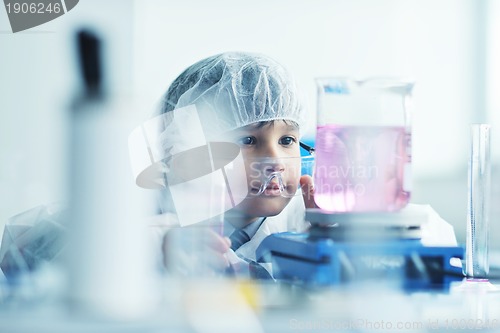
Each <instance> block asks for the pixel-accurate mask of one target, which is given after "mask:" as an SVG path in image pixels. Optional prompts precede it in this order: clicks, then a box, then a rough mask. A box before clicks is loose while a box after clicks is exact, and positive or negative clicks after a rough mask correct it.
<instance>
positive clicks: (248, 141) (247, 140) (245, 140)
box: [238, 136, 256, 146]
mask: <svg viewBox="0 0 500 333" xmlns="http://www.w3.org/2000/svg"><path fill="white" fill-rule="evenodd" d="M255 141H256V140H255V138H254V137H253V136H245V137H244V138H240V139H238V143H239V144H240V145H243V146H246V145H253V144H255Z"/></svg>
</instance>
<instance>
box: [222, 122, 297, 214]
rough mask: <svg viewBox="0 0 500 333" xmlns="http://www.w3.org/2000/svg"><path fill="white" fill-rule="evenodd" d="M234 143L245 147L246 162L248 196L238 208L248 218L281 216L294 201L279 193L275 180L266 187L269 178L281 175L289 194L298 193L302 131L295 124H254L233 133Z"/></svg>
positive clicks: (243, 150) (243, 152) (244, 157)
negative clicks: (276, 174)
mask: <svg viewBox="0 0 500 333" xmlns="http://www.w3.org/2000/svg"><path fill="white" fill-rule="evenodd" d="M230 140H231V141H232V142H235V143H237V144H238V145H239V146H240V147H241V153H242V155H243V159H244V161H245V167H246V171H247V172H246V173H247V183H248V189H249V193H248V196H247V197H246V198H245V199H244V200H243V201H242V202H241V203H240V204H239V205H237V206H236V208H235V210H237V211H238V212H239V213H240V214H243V215H244V216H247V217H248V218H253V217H261V216H274V215H277V214H279V213H280V212H281V211H282V210H283V208H285V206H286V205H287V204H288V202H289V201H290V196H288V197H286V196H283V195H281V194H280V191H279V190H276V187H277V182H278V179H276V178H273V179H271V181H270V183H269V186H267V187H266V190H265V191H264V192H263V193H260V194H259V187H263V188H264V187H265V186H263V185H262V184H263V183H264V184H265V179H270V178H269V177H268V175H269V174H271V173H272V172H275V173H279V174H280V177H281V178H282V180H283V184H284V185H285V191H286V193H291V194H292V195H293V194H295V193H296V191H297V188H298V185H299V179H300V146H299V130H298V128H297V126H296V125H294V124H292V123H291V122H285V121H282V120H277V121H274V122H268V123H261V124H252V125H248V126H245V127H242V128H239V129H236V130H234V131H232V132H231V133H230Z"/></svg>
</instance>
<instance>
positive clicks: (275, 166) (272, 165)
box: [265, 158, 285, 175]
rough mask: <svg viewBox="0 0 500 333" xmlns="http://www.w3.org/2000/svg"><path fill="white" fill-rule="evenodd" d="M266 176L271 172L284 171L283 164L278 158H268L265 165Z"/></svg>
mask: <svg viewBox="0 0 500 333" xmlns="http://www.w3.org/2000/svg"><path fill="white" fill-rule="evenodd" d="M265 171H266V174H268V175H269V174H271V173H273V172H283V171H285V164H284V163H283V161H282V160H281V159H279V158H270V159H269V161H268V162H267V163H266V165H265Z"/></svg>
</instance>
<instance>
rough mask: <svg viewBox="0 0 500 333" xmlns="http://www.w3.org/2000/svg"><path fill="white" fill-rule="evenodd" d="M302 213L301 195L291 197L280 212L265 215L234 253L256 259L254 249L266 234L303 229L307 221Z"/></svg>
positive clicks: (303, 209)
mask: <svg viewBox="0 0 500 333" xmlns="http://www.w3.org/2000/svg"><path fill="white" fill-rule="evenodd" d="M304 215H305V206H304V200H303V199H302V196H300V195H299V196H296V197H293V198H292V199H291V200H290V202H289V203H288V205H287V206H286V207H285V209H283V211H282V212H281V213H279V214H278V215H276V216H269V217H267V218H266V219H265V220H264V222H263V223H262V225H261V226H260V227H259V229H258V230H257V232H256V233H255V235H254V236H253V237H252V239H250V241H248V242H247V243H245V244H243V245H242V246H241V247H240V248H239V249H238V250H236V254H237V255H238V256H240V257H244V258H247V259H250V260H253V261H256V258H255V251H256V250H257V248H258V247H259V245H260V243H261V242H262V241H263V240H264V238H266V237H267V236H269V235H271V234H275V233H279V232H285V231H296V232H303V231H305V230H306V229H307V228H308V227H309V223H307V222H306V221H305V219H304Z"/></svg>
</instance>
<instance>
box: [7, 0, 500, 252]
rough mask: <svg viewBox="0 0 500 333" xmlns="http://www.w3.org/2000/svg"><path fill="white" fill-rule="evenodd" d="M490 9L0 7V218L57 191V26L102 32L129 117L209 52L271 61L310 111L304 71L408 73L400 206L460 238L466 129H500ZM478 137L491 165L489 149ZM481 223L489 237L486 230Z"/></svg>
mask: <svg viewBox="0 0 500 333" xmlns="http://www.w3.org/2000/svg"><path fill="white" fill-rule="evenodd" d="M499 7H500V6H499V4H498V1H495V0H484V1H483V0H441V1H433V0H377V1H374V0H315V1H306V0H300V1H299V0H297V1H292V0H266V1H264V0H254V1H246V2H243V1H235V0H213V1H201V0H197V1H195V0H186V1H182V2H181V1H173V0H168V1H165V0H140V1H133V0H127V1H119V0H112V1H111V0H106V1H98V0H85V1H81V2H80V3H79V5H78V6H77V7H75V9H73V10H72V11H71V12H69V13H68V14H67V15H65V16H63V17H61V18H59V19H57V20H55V21H53V22H50V23H47V24H45V25H43V26H40V27H38V28H34V29H32V30H30V31H29V32H26V33H18V34H15V35H13V34H11V33H9V32H8V31H9V30H10V28H9V26H8V22H7V17H6V14H5V11H3V10H0V30H1V31H2V33H0V50H1V53H0V92H1V97H0V111H1V121H0V162H1V163H0V226H1V224H2V223H4V222H5V221H6V219H7V218H8V217H9V216H11V215H14V214H16V213H18V212H20V211H23V210H26V209H28V208H30V207H33V206H36V205H38V204H43V203H47V202H51V201H54V200H60V199H64V198H65V186H66V184H65V176H64V175H65V172H66V171H65V170H66V169H65V167H66V164H65V158H66V155H65V148H66V147H65V145H64V140H65V134H64V131H65V114H66V111H67V110H66V106H67V104H68V103H69V100H70V97H71V94H72V93H73V91H74V89H75V87H76V84H75V82H76V81H75V78H74V75H73V74H72V73H73V72H74V68H73V67H72V66H73V61H74V59H73V58H72V57H73V54H72V51H71V50H72V49H71V48H72V45H71V43H70V38H69V32H70V31H71V29H74V27H75V26H77V25H78V24H80V23H82V22H90V24H91V25H97V26H99V27H100V28H101V29H102V30H103V31H105V33H106V34H107V36H109V41H110V42H109V44H108V47H110V49H111V50H112V51H113V52H112V54H113V55H114V56H113V59H112V61H110V62H109V64H110V67H109V68H110V71H111V73H112V77H111V78H110V82H109V83H110V85H109V87H112V88H113V89H117V90H120V91H129V89H131V88H132V89H133V92H134V94H136V96H137V97H138V99H139V101H140V105H141V110H139V111H138V113H137V115H136V119H137V123H139V122H140V121H141V120H145V119H147V118H148V117H149V116H150V115H151V113H152V112H153V109H154V106H155V103H156V102H157V101H158V99H159V97H160V96H161V95H162V94H163V92H164V91H165V89H166V88H167V87H168V85H169V84H170V82H171V81H172V80H173V79H174V78H175V77H176V76H177V75H178V74H179V73H180V72H181V71H182V70H183V69H184V68H186V67H187V66H189V65H190V64H192V63H193V62H195V61H197V60H199V59H201V58H203V57H206V56H209V55H212V54H215V53H220V52H223V51H230V50H241V51H253V52H261V53H265V54H267V55H270V56H272V57H274V58H275V59H276V60H278V61H280V62H281V63H283V64H284V65H285V66H286V67H288V68H289V69H290V70H291V71H292V72H293V73H294V74H295V76H296V77H297V79H298V80H299V83H300V84H301V85H302V87H303V89H304V92H305V95H306V96H307V98H308V106H309V109H310V112H311V114H312V115H314V112H315V95H314V93H315V89H314V82H313V79H314V77H317V76H325V75H349V76H356V77H365V76H374V75H389V76H406V77H412V78H414V79H415V81H416V82H417V85H416V88H415V91H414V96H415V104H416V110H417V111H416V112H415V114H414V132H413V133H414V137H413V143H414V145H413V163H414V184H415V185H414V192H413V199H412V201H413V202H416V203H429V204H431V205H432V206H433V207H434V208H435V209H436V210H437V211H438V213H440V214H441V215H442V216H443V217H444V218H445V219H447V220H449V221H450V222H451V223H453V224H454V225H455V227H456V230H457V235H458V236H459V240H460V241H462V242H463V241H464V240H465V235H464V232H465V222H466V195H467V179H466V176H467V158H468V126H469V124H470V123H471V122H484V121H490V122H491V123H492V124H493V126H494V131H495V127H496V128H500V116H499V115H498V114H499V112H498V109H499V108H500V98H498V97H497V96H495V95H496V92H498V89H499V87H500V70H499V68H500V65H499V61H498V60H497V59H500V47H499V43H500V42H499V41H500V34H499V31H500V27H499V23H498V22H500V8H499ZM313 130H314V126H312V127H311V128H310V131H309V134H310V135H312V134H313ZM492 143H493V148H494V150H495V152H494V156H495V161H496V162H498V159H499V156H500V154H499V151H500V145H498V144H497V147H495V143H496V142H495V139H493V142H492ZM498 192H499V191H498V190H497V192H496V193H498ZM499 198H500V194H498V195H497V197H496V200H499ZM498 203H500V202H498V201H497V203H495V204H496V205H498ZM495 204H493V203H492V206H494V205H495ZM493 213H494V214H497V215H496V216H497V217H500V212H499V211H495V212H493ZM497 221H498V219H497ZM493 222H495V221H493ZM492 229H493V230H494V232H495V234H494V235H495V237H497V236H496V235H499V234H500V232H499V231H498V230H500V227H497V228H496V227H495V226H492ZM492 243H495V242H494V241H492ZM499 246H500V245H499Z"/></svg>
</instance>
